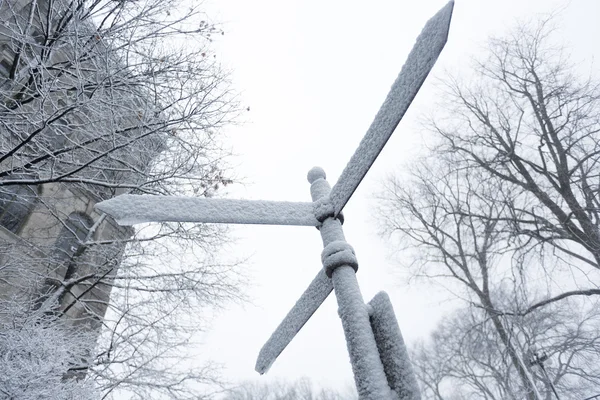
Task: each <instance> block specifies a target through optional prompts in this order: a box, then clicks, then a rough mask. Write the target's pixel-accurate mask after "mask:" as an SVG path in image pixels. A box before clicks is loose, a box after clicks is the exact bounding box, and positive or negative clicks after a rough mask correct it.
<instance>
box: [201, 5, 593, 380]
mask: <svg viewBox="0 0 600 400" xmlns="http://www.w3.org/2000/svg"><path fill="white" fill-rule="evenodd" d="M445 3H446V1H444V0H421V1H414V0H413V1H405V0H394V1H391V0H372V1H368V2H367V1H352V0H345V1H342V0H328V1H318V0H301V1H300V0H286V1H281V0H255V1H248V0H219V1H217V0H212V3H209V4H208V12H209V14H210V16H211V18H213V19H214V20H217V21H222V22H223V23H224V27H225V31H226V34H225V36H223V37H221V38H219V39H218V42H217V43H216V47H217V56H218V58H220V59H221V61H222V62H223V63H224V65H225V66H226V67H227V68H228V69H230V70H232V79H233V84H234V87H235V89H236V90H237V91H239V92H241V93H242V95H241V99H242V103H243V104H244V106H248V107H250V111H249V112H247V113H246V114H245V116H244V118H245V121H246V122H245V123H244V124H242V125H241V126H238V127H235V128H231V129H228V130H227V133H228V139H227V140H228V143H229V145H230V146H231V148H232V149H233V151H234V152H235V153H236V154H237V155H238V156H236V157H235V158H234V159H233V160H232V164H233V165H235V166H236V173H237V174H238V175H240V176H243V177H244V181H245V182H246V183H247V184H246V185H245V186H238V187H234V188H233V189H231V190H230V192H229V193H228V194H227V196H228V197H237V198H240V197H241V198H248V199H265V200H289V201H310V193H309V184H308V183H307V181H306V173H307V171H308V170H309V169H310V168H311V167H312V166H314V165H319V166H321V167H323V168H324V169H325V171H326V172H327V174H328V180H329V181H330V183H331V184H332V185H333V183H335V181H336V180H337V177H338V176H339V174H340V173H341V171H342V169H343V168H344V166H345V164H346V162H347V161H348V160H349V158H350V156H351V155H352V153H353V152H354V149H355V148H356V146H357V145H358V143H359V141H360V139H361V137H362V136H363V134H364V133H365V132H366V130H367V128H368V126H369V124H370V123H371V121H372V119H373V117H374V115H375V113H376V112H377V110H378V108H379V106H380V105H381V103H382V102H383V99H384V98H385V96H386V94H387V91H388V90H389V88H390V86H391V84H392V82H393V81H394V79H395V78H396V76H397V74H398V72H399V71H400V68H401V67H402V65H403V63H404V60H405V59H406V57H407V55H408V53H409V51H410V49H411V47H412V45H413V44H414V41H415V39H416V37H417V35H418V34H419V32H420V31H421V29H422V27H423V25H424V24H425V22H426V21H427V20H428V19H429V18H430V17H431V16H433V14H435V12H436V11H437V10H438V9H439V8H441V7H442V6H443V5H444V4H445ZM561 5H563V6H564V5H567V8H566V9H565V10H564V11H563V12H562V14H561V17H560V19H559V20H558V21H559V22H560V23H561V26H562V29H563V35H562V38H563V39H564V41H565V44H566V45H568V46H569V47H570V48H571V49H572V53H573V56H574V57H573V58H572V59H573V60H575V61H579V60H587V64H582V66H584V67H585V68H587V69H585V70H584V71H589V70H590V62H591V61H593V56H594V55H596V56H598V55H600V51H599V50H600V49H599V45H598V38H600V28H599V26H600V24H599V23H598V18H599V17H600V1H598V0H572V1H570V2H568V3H567V2H564V1H549V0H503V1H488V0H457V1H456V5H455V9H454V16H453V21H452V25H451V28H450V37H449V40H448V44H447V45H446V48H445V50H444V51H443V52H442V55H441V57H440V59H439V60H438V63H437V65H436V67H435V68H434V71H433V73H432V75H430V77H429V78H428V80H427V81H426V82H425V84H424V86H423V88H422V90H421V92H420V93H419V95H418V96H417V98H416V99H415V101H414V102H413V105H412V106H411V108H410V109H409V111H408V112H407V114H406V115H405V117H404V120H403V121H402V122H401V123H400V125H399V127H398V129H397V130H396V132H395V134H394V135H393V136H392V138H391V140H390V141H389V143H388V145H387V146H386V148H385V149H384V151H383V152H382V153H381V155H380V157H379V159H378V160H377V161H376V163H375V165H374V166H373V168H372V169H371V171H370V172H369V174H368V175H367V177H366V178H365V180H364V181H363V183H362V184H361V186H360V188H359V189H358V190H357V191H356V193H355V194H354V197H353V198H352V199H351V200H350V202H349V204H348V206H347V207H346V209H345V211H344V214H345V217H346V222H345V224H344V230H345V233H346V238H347V240H348V242H349V243H350V244H351V245H352V246H353V247H354V248H355V250H356V254H357V257H358V261H359V264H360V269H359V272H358V279H359V283H360V285H361V289H362V293H363V296H364V298H365V301H368V300H370V299H371V298H372V297H373V295H375V293H377V292H378V291H380V290H385V291H387V292H388V293H389V295H390V297H391V299H392V301H393V303H394V307H395V310H396V314H397V317H398V320H399V322H400V328H401V330H402V333H403V334H404V337H405V339H406V340H407V341H408V342H409V343H410V342H413V341H414V340H416V339H418V338H422V337H426V335H427V334H428V332H429V331H430V330H431V329H432V328H433V327H434V326H435V324H436V321H437V320H438V319H439V318H440V316H441V315H443V313H444V312H445V311H447V310H448V309H449V307H452V306H453V304H452V303H448V302H444V300H445V299H447V298H448V296H447V295H446V294H444V293H438V292H436V291H435V290H434V289H433V288H431V287H424V286H416V285H412V286H407V285H406V283H405V280H404V279H405V278H406V276H407V275H406V274H405V273H404V271H402V270H401V269H400V268H399V267H398V266H397V263H395V261H394V259H393V257H392V251H393V249H392V248H391V247H389V246H387V245H386V243H385V242H384V241H383V240H382V239H380V238H379V237H378V236H377V221H375V220H374V213H373V212H372V211H371V208H372V207H373V206H374V205H375V202H374V200H373V196H374V194H375V193H376V192H377V191H378V190H380V183H381V181H382V180H383V179H384V177H385V176H386V175H387V174H390V173H392V172H393V171H398V170H400V168H401V167H402V164H403V163H406V162H408V161H409V160H410V157H411V156H413V155H414V154H417V153H418V151H419V149H420V145H421V142H422V130H421V129H420V128H419V125H418V123H417V119H418V117H419V116H420V115H422V114H423V113H426V112H427V110H428V109H429V108H430V107H431V106H432V105H433V104H434V101H435V87H434V82H435V79H436V78H438V79H439V78H441V77H443V76H444V73H445V71H447V70H449V71H454V72H456V71H460V70H461V69H462V70H464V69H465V68H466V67H467V66H468V62H469V57H471V56H472V55H474V54H479V53H481V51H482V49H483V48H484V45H485V39H486V38H487V37H488V36H489V35H490V34H500V33H502V32H505V31H506V30H507V29H508V28H509V27H511V26H513V25H514V22H515V20H516V19H517V18H535V17H536V14H539V13H547V12H550V11H553V10H557V9H558V8H560V6H561ZM584 67H582V68H584ZM234 235H235V236H236V237H237V238H238V241H237V243H236V244H235V245H234V246H232V247H230V248H229V249H228V250H229V251H230V252H232V253H235V254H236V255H237V256H239V257H245V256H250V260H249V262H247V263H245V264H244V265H243V268H244V273H245V274H246V276H247V277H248V285H249V295H250V297H251V298H252V299H253V303H252V304H246V305H244V306H235V305H232V306H230V307H229V308H228V310H227V311H226V312H222V313H220V315H219V316H218V317H217V318H216V320H215V321H214V324H213V326H212V330H211V332H210V333H209V334H208V335H207V336H206V338H205V343H206V347H205V349H204V354H203V356H205V357H210V358H212V359H214V360H215V361H218V362H220V363H222V364H224V366H225V367H226V369H225V370H224V372H225V377H226V378H228V379H230V380H240V379H259V378H260V379H273V378H286V379H296V378H299V377H302V376H306V377H309V378H311V379H312V380H313V381H315V382H317V383H319V384H321V385H324V386H332V387H335V388H343V387H344V386H345V385H347V384H350V383H351V382H352V374H351V369H350V365H349V361H348V356H347V353H346V344H345V341H344V337H343V331H342V328H341V324H340V321H339V318H338V316H337V312H336V305H335V298H334V296H330V298H329V299H328V300H327V301H326V302H325V304H324V305H323V307H322V308H321V309H319V311H317V313H316V314H315V315H314V316H313V318H312V319H311V320H310V321H309V323H308V324H307V325H306V326H305V327H304V328H303V330H302V332H301V333H300V334H299V335H298V336H297V337H296V339H295V340H294V342H293V343H292V344H291V345H290V346H289V347H288V349H286V350H285V351H284V352H283V353H282V354H281V356H280V357H279V359H278V360H277V362H276V363H275V364H274V365H273V367H272V368H271V370H270V371H269V373H268V374H267V375H266V376H265V377H259V376H258V374H257V373H256V372H254V363H255V361H256V356H257V354H258V351H259V349H260V348H261V346H262V345H263V343H264V342H265V341H266V340H267V339H268V337H269V335H270V334H271V332H272V331H273V330H274V329H275V328H276V327H277V325H278V324H279V322H280V321H281V319H282V318H283V317H284V316H285V314H286V313H287V311H288V310H289V309H290V308H291V307H292V305H293V304H294V303H295V302H296V300H297V299H298V297H299V296H300V295H301V293H302V292H303V291H304V289H305V288H306V287H307V285H308V284H309V283H310V281H311V280H312V279H313V277H314V276H315V274H316V273H317V271H318V270H319V268H321V262H320V254H321V250H322V244H321V239H320V235H319V233H318V232H317V231H316V229H314V228H309V227H264V226H248V227H241V228H236V229H235V230H234Z"/></svg>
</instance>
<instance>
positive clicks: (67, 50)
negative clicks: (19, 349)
mask: <svg viewBox="0 0 600 400" xmlns="http://www.w3.org/2000/svg"><path fill="white" fill-rule="evenodd" d="M50 4H52V7H53V10H48V6H49V5H50ZM74 4H75V3H71V2H66V1H64V2H61V1H54V2H50V1H48V0H38V1H31V0H28V1H26V0H8V1H4V2H0V21H1V22H0V304H4V305H5V306H6V305H7V304H12V305H15V304H33V307H41V306H42V304H44V302H46V301H49V299H54V300H56V301H58V303H59V306H58V310H56V311H58V312H60V313H61V315H66V316H68V317H69V318H70V320H71V321H72V322H73V323H75V324H79V323H86V324H91V325H92V326H94V329H97V328H98V327H99V326H100V322H101V320H102V318H103V316H104V314H105V312H106V309H107V303H108V300H109V297H110V291H111V285H110V283H111V281H112V277H114V275H115V273H116V271H117V268H118V264H119V260H120V257H121V254H122V252H123V249H124V247H125V242H126V239H127V238H129V237H130V236H131V234H132V232H131V230H130V228H124V227H120V226H118V225H116V224H115V223H114V222H113V221H112V220H110V219H109V218H104V216H102V215H100V214H99V213H98V212H96V211H95V210H94V205H95V204H96V203H97V202H98V201H101V200H103V199H106V198H109V197H112V196H114V195H117V194H119V193H121V192H124V191H126V190H127V188H126V187H127V186H128V185H127V184H129V186H131V184H132V182H135V181H136V180H137V181H139V180H140V179H143V175H144V174H143V173H140V171H143V170H144V168H147V167H148V165H149V163H150V161H151V159H152V155H153V154H156V153H157V152H158V151H160V149H161V141H160V139H158V140H157V139H156V137H154V138H153V139H151V140H150V139H148V140H137V139H136V140H135V141H134V140H132V138H133V137H136V135H137V134H138V132H139V130H137V129H136V124H139V123H140V121H141V120H142V119H143V118H142V114H143V113H144V114H145V113H147V107H144V104H143V100H140V99H141V98H142V96H133V97H132V94H131V93H132V92H131V91H128V92H123V93H117V92H111V88H107V87H103V86H102V85H100V84H99V82H103V81H105V80H106V79H109V78H110V77H111V76H113V75H111V74H113V72H114V70H115V69H116V68H117V67H118V66H119V61H118V60H115V59H114V57H113V53H112V52H110V51H108V50H107V49H108V45H106V44H105V43H103V42H102V40H100V38H95V37H94V35H93V27H91V26H90V25H89V24H85V23H80V24H73V23H71V24H67V23H66V22H65V18H66V17H70V18H76V17H77V12H79V11H77V10H76V9H74V8H73V7H75V6H74ZM69 7H72V9H69ZM91 41H95V42H94V43H91V44H90V42H91ZM152 118H156V116H152ZM147 121H148V119H147V118H145V117H144V123H146V122H147ZM129 142H134V143H133V145H129V146H127V144H128V143H129ZM103 154H104V157H100V156H98V155H103ZM125 166H126V167H125ZM119 183H126V184H125V185H119ZM120 186H124V187H120ZM99 243H101V244H99ZM53 295H54V298H53V297H52V296H53ZM0 312H2V313H7V312H8V311H7V308H6V307H1V308H0Z"/></svg>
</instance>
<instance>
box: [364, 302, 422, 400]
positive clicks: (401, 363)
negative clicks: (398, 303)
mask: <svg viewBox="0 0 600 400" xmlns="http://www.w3.org/2000/svg"><path fill="white" fill-rule="evenodd" d="M368 306H369V310H370V312H369V314H370V315H371V326H372V328H373V334H374V335H375V341H376V342H377V348H378V350H379V355H380V357H381V361H382V362H383V368H384V370H385V375H386V376H387V380H388V384H389V385H390V387H391V388H392V390H394V391H395V392H396V394H397V395H398V399H399V400H420V399H421V395H420V393H419V386H418V385H417V379H416V377H415V374H414V372H413V369H412V364H411V363H410V359H409V357H408V352H407V350H406V346H405V345H404V339H403V338H402V333H401V332H400V328H399V327H398V321H397V320H396V315H395V314H394V308H393V307H392V303H391V301H390V298H389V297H388V295H387V293H385V292H379V293H377V294H376V295H375V297H374V298H373V300H371V301H370V302H369V304H368Z"/></svg>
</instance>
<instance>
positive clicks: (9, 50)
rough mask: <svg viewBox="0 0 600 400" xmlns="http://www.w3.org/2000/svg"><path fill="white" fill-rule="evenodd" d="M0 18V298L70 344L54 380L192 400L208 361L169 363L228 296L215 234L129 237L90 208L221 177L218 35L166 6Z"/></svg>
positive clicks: (39, 9)
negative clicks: (80, 353)
mask: <svg viewBox="0 0 600 400" xmlns="http://www.w3.org/2000/svg"><path fill="white" fill-rule="evenodd" d="M0 17H1V20H2V24H1V25H0V135H1V138H2V140H0V238H1V239H0V259H1V262H0V285H2V286H1V288H2V290H1V292H0V305H5V304H14V303H15V302H17V303H21V304H26V306H25V307H24V308H23V310H29V311H30V312H31V313H35V315H39V316H41V317H40V318H42V321H43V324H37V323H32V325H31V326H34V327H39V328H40V330H39V331H38V332H37V333H36V334H37V335H40V337H43V336H44V332H54V331H56V330H55V328H56V329H59V328H60V329H59V331H60V332H62V333H65V334H68V335H67V336H66V337H68V338H69V340H72V341H73V342H75V341H80V342H81V346H82V348H85V349H86V350H85V352H86V353H85V357H83V358H82V357H80V359H81V360H85V362H79V361H77V362H73V363H71V364H69V368H68V371H67V372H66V373H65V372H64V371H62V372H61V374H63V375H58V377H59V378H61V377H62V378H64V379H67V380H68V379H69V378H70V377H77V378H79V379H82V378H83V377H85V379H86V380H87V381H90V382H91V381H93V382H94V384H95V386H96V388H97V389H98V391H99V392H100V393H101V395H102V396H103V398H110V397H111V396H112V395H113V394H114V393H116V391H118V390H127V391H128V392H129V394H131V396H132V398H144V399H151V398H155V397H160V396H166V397H167V398H176V399H184V398H198V396H199V394H198V391H199V390H200V389H201V387H202V386H201V385H203V384H206V383H207V382H214V381H215V380H216V375H215V369H214V368H213V367H212V366H211V365H210V364H204V363H202V364H198V365H195V366H194V363H193V362H192V361H190V362H189V363H186V362H184V361H183V358H184V355H185V353H186V351H185V350H184V349H185V348H187V347H185V346H189V345H190V344H191V341H192V338H193V337H194V334H195V333H197V332H198V331H200V330H202V329H203V328H204V326H205V322H206V319H205V318H201V316H202V313H203V310H204V308H205V307H207V306H210V307H213V306H218V305H219V304H222V302H223V301H224V300H226V299H231V298H238V297H239V292H238V291H237V283H236V279H235V278H236V273H235V272H234V271H233V269H232V265H225V264H224V263H222V262H218V261H217V260H216V258H215V254H216V250H217V249H218V248H219V246H221V245H222V244H223V243H224V242H225V241H226V235H225V231H224V230H223V229H220V228H215V227H210V226H205V225H194V224H160V225H148V226H145V227H142V228H140V229H138V230H136V231H134V230H132V229H125V228H122V227H118V226H117V225H116V224H115V223H114V221H112V220H110V219H109V218H106V216H105V215H101V214H99V213H97V212H96V211H94V210H93V205H94V204H95V203H96V202H97V201H100V200H103V199H106V198H109V197H112V196H114V195H116V194H120V193H123V192H135V193H154V194H172V195H173V194H175V195H176V194H186V195H197V196H211V195H213V194H214V193H215V191H216V190H218V189H219V187H221V186H224V185H226V184H228V183H230V182H231V181H230V179H229V178H228V177H227V174H226V172H225V170H226V168H225V167H226V166H225V164H224V162H223V157H224V156H226V152H225V151H223V150H222V149H221V147H220V144H219V143H220V142H219V139H218V133H219V129H220V128H221V127H222V126H223V125H224V124H226V123H228V122H230V121H231V120H232V118H233V117H234V116H235V113H236V107H237V106H236V102H235V98H234V96H233V95H232V94H231V92H230V90H229V88H228V86H227V80H226V75H225V74H224V73H223V72H222V71H221V70H220V68H219V65H218V63H217V61H216V58H215V55H214V54H213V52H212V50H211V47H210V41H211V40H212V39H211V37H212V36H215V35H220V34H222V31H221V30H220V29H218V28H217V27H215V26H214V25H213V24H211V23H210V22H209V21H208V18H207V17H206V16H205V15H204V14H203V13H202V11H201V10H200V9H199V8H198V7H197V6H195V5H193V6H191V7H190V5H188V4H184V3H180V2H178V1H175V0H167V1H163V0H143V1H137V0H135V1H134V0H124V1H112V0H100V1H92V0H89V1H88V0H33V1H24V0H16V1H8V2H0ZM109 299H110V300H109ZM10 315H11V314H10V313H8V312H7V313H3V314H2V315H0V319H2V320H3V321H4V318H5V317H6V320H10ZM19 315H21V314H19ZM32 315H33V314H32ZM27 318H28V317H27V315H26V314H25V316H23V317H20V319H19V321H29V319H27ZM32 318H33V317H32ZM34 320H35V318H34ZM27 324H29V322H27V323H26V324H25V323H24V325H23V326H29V325H27ZM52 324H56V326H54V325H52ZM45 326H48V328H45ZM65 326H71V327H72V332H67V330H65V329H66V328H65V329H63V328H64V327H65ZM45 329H49V330H45ZM61 329H62V330H61ZM56 332H58V331H56ZM82 332H93V333H94V334H93V335H79V336H78V334H80V333H82ZM99 334H100V339H99V340H98V341H96V339H97V337H98V335H99ZM48 338H49V339H50V338H51V336H48ZM49 345H51V344H50V343H49ZM75 353H77V352H76V351H74V353H73V354H75ZM61 362H62V361H61ZM60 365H63V366H64V365H65V364H60ZM4 366H5V365H4V364H2V366H0V371H4V369H3V368H4ZM59 370H60V368H58V369H55V370H53V371H54V372H55V373H58V372H57V371H59ZM55 377H56V376H55ZM62 378H61V379H62ZM61 379H58V381H59V382H60V381H61ZM42 397H43V396H42Z"/></svg>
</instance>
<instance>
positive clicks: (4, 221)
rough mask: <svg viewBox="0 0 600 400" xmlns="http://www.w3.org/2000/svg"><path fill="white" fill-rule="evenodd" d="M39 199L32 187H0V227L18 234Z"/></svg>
mask: <svg viewBox="0 0 600 400" xmlns="http://www.w3.org/2000/svg"><path fill="white" fill-rule="evenodd" d="M37 199H38V193H37V191H36V190H35V189H34V188H32V187H31V186H27V185H10V186H0V225H2V226H3V227H5V228H6V229H8V230H9V231H11V232H12V233H17V232H18V231H19V230H20V229H21V228H22V227H23V225H24V224H25V220H26V219H27V216H28V215H29V214H30V213H31V212H32V211H33V208H34V207H35V204H36V202H37Z"/></svg>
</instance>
